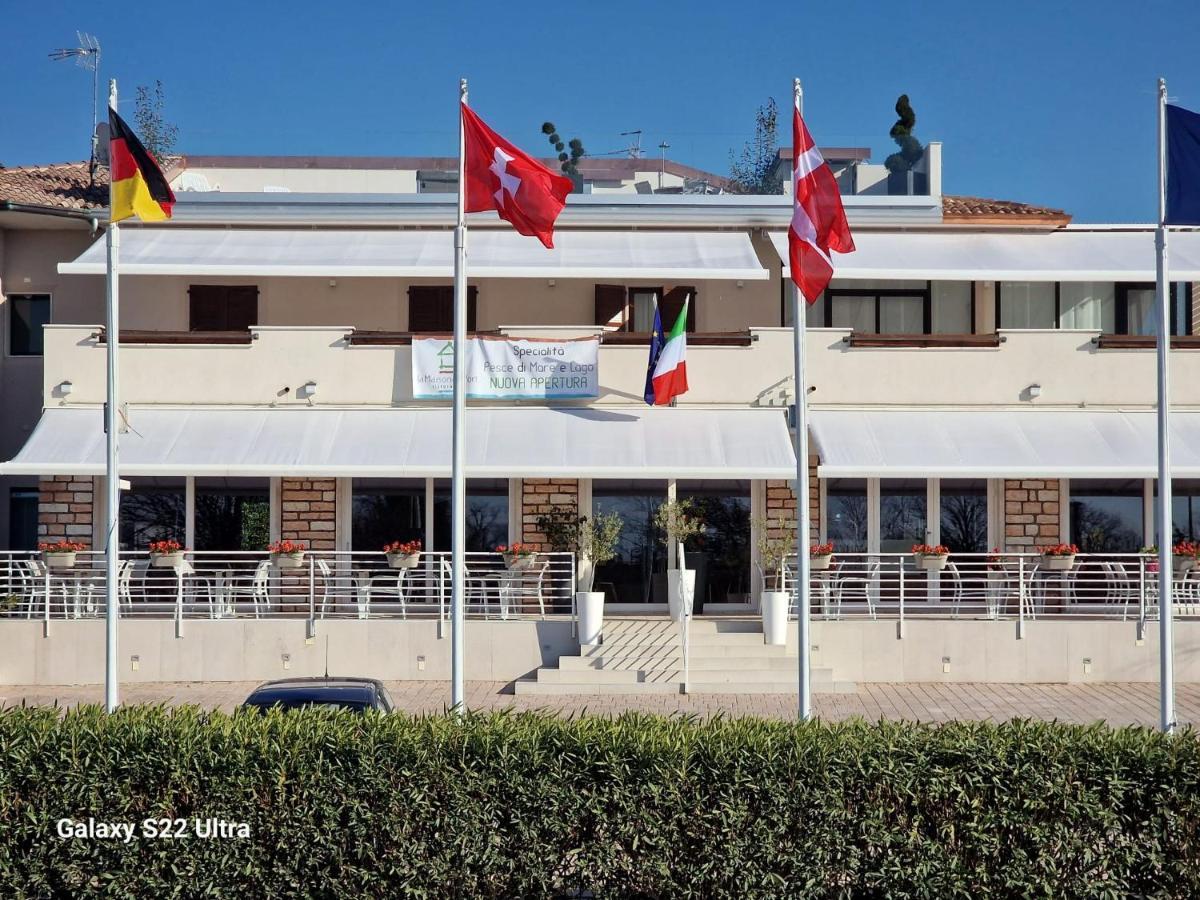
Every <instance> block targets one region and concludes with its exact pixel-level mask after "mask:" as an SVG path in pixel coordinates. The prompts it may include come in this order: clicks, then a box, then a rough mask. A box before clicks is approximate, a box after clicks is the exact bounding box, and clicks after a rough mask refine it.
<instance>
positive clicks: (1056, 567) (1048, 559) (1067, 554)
mask: <svg viewBox="0 0 1200 900" xmlns="http://www.w3.org/2000/svg"><path fill="white" fill-rule="evenodd" d="M1078 553H1079V548H1078V547H1076V546H1075V545H1074V544H1055V545H1054V546H1053V547H1043V548H1042V566H1044V567H1045V568H1046V569H1049V570H1050V571H1051V572H1067V571H1070V570H1071V569H1073V568H1074V567H1075V557H1076V555H1078Z"/></svg>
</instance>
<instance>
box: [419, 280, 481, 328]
mask: <svg viewBox="0 0 1200 900" xmlns="http://www.w3.org/2000/svg"><path fill="white" fill-rule="evenodd" d="M478 306H479V288H477V287H475V286H474V285H471V286H470V287H468V288H467V331H475V324H476V317H477V312H478ZM408 330H409V331H412V332H439V333H449V332H452V331H453V330H454V287H453V286H452V285H432V286H430V285H413V286H412V287H410V288H409V289H408Z"/></svg>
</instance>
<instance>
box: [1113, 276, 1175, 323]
mask: <svg viewBox="0 0 1200 900" xmlns="http://www.w3.org/2000/svg"><path fill="white" fill-rule="evenodd" d="M1155 293H1156V289H1155V287H1154V285H1153V284H1120V285H1117V289H1116V296H1117V301H1116V307H1117V313H1116V331H1117V333H1118V334H1142V335H1154V334H1158V313H1157V312H1156V308H1155ZM1170 309H1171V334H1173V335H1184V334H1191V333H1192V328H1191V324H1192V291H1191V285H1190V284H1187V283H1182V282H1176V283H1174V284H1172V285H1171V306H1170Z"/></svg>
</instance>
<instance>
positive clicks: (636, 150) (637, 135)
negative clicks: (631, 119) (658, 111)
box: [621, 128, 642, 159]
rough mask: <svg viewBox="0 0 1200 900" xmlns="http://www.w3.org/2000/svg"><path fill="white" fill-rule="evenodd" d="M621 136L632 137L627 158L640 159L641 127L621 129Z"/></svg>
mask: <svg viewBox="0 0 1200 900" xmlns="http://www.w3.org/2000/svg"><path fill="white" fill-rule="evenodd" d="M621 137H632V138H633V140H632V141H630V142H629V150H628V151H627V152H628V153H629V158H630V159H641V158H642V129H640V128H638V129H636V130H634V131H622V132H621Z"/></svg>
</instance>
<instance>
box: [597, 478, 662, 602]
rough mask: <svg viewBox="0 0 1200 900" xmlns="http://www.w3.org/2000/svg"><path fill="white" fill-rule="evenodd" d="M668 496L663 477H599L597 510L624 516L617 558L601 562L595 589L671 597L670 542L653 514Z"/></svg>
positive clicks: (631, 598)
mask: <svg viewBox="0 0 1200 900" xmlns="http://www.w3.org/2000/svg"><path fill="white" fill-rule="evenodd" d="M666 499H667V486H666V482H662V481H629V482H616V481H594V482H593V483H592V509H593V511H594V512H595V514H596V515H600V514H601V513H616V514H617V515H619V516H620V517H621V521H622V526H621V537H620V541H619V542H618V544H617V555H616V557H615V558H614V559H612V560H610V561H609V562H606V563H604V564H603V565H601V566H597V567H596V590H598V591H604V592H605V596H606V598H607V599H609V600H612V601H614V602H617V603H666V602H667V597H666V590H665V574H662V573H665V572H666V569H667V553H666V544H665V543H664V538H663V535H662V534H661V533H660V532H659V531H658V530H657V529H656V528H655V527H654V514H655V512H657V511H658V508H659V507H660V506H661V505H662V504H663V502H664V501H665V500H666ZM656 574H659V575H660V577H658V578H656V577H655V575H656Z"/></svg>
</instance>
